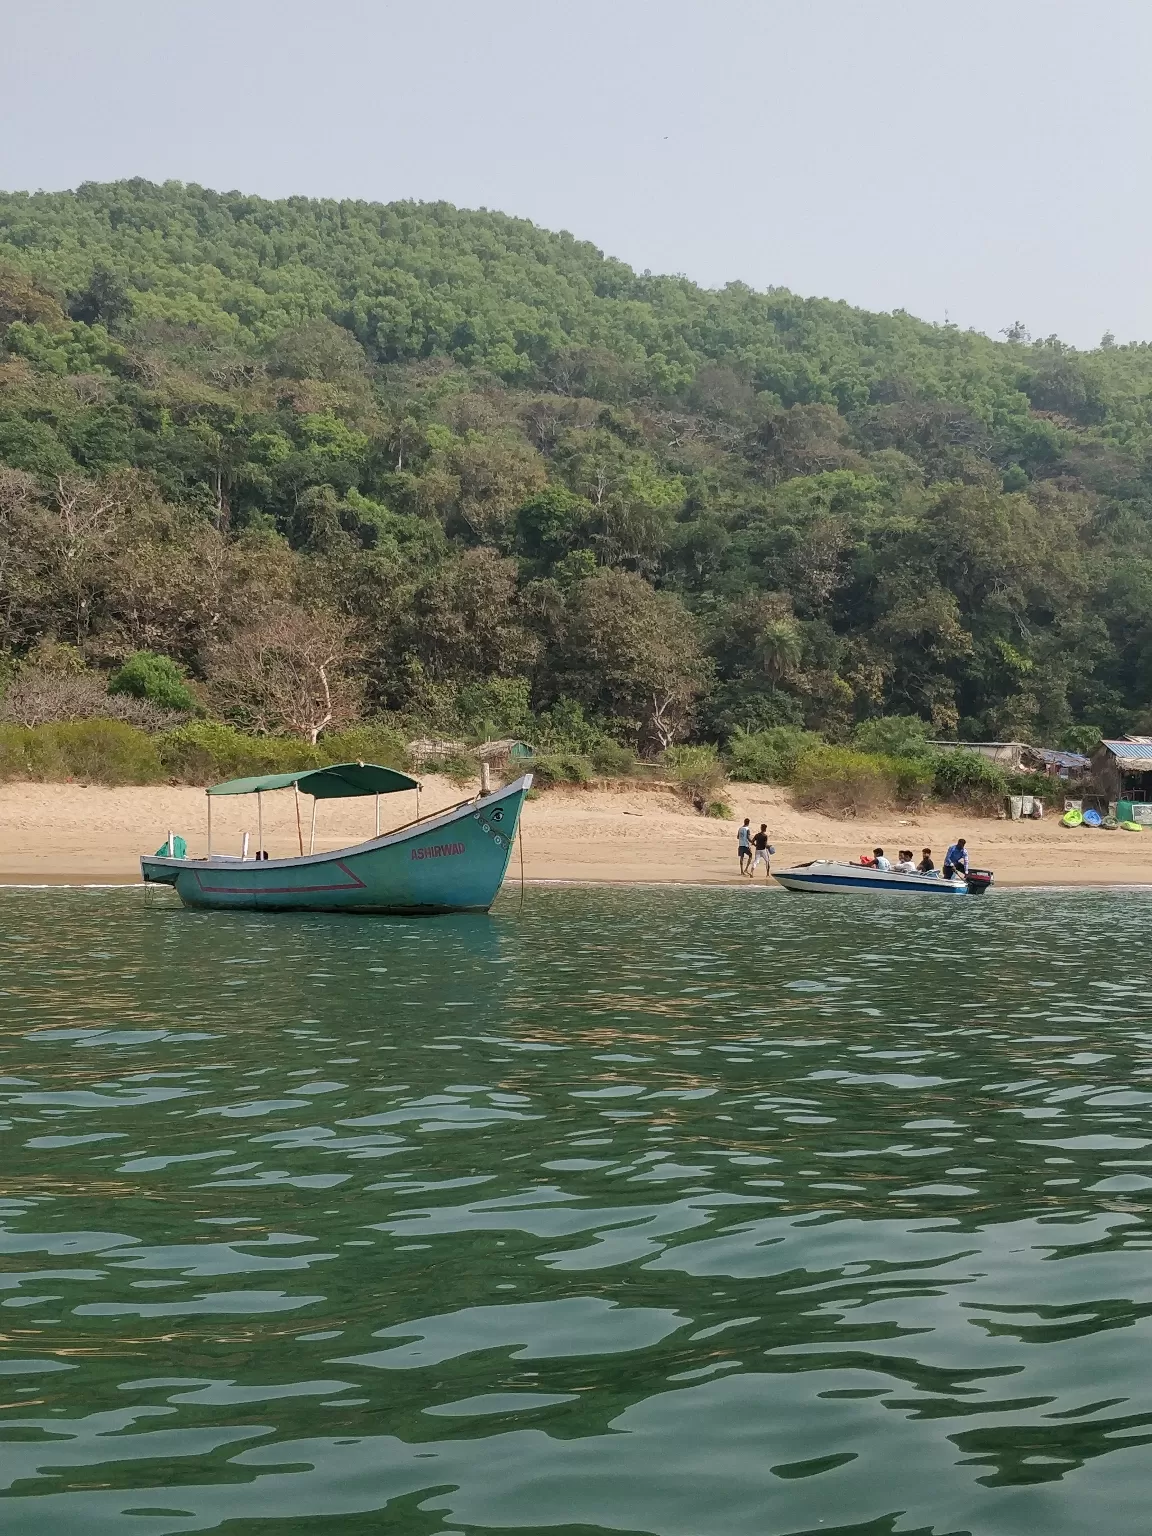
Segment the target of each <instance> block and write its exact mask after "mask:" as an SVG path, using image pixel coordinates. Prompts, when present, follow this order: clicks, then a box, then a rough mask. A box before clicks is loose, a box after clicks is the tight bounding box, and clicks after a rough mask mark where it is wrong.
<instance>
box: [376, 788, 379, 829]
mask: <svg viewBox="0 0 1152 1536" xmlns="http://www.w3.org/2000/svg"><path fill="white" fill-rule="evenodd" d="M376 836H377V837H379V836H380V796H379V795H377V796H376Z"/></svg>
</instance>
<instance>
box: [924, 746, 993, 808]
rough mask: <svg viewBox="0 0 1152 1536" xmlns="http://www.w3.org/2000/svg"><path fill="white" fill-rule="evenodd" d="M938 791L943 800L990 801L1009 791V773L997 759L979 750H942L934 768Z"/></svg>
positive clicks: (975, 803)
mask: <svg viewBox="0 0 1152 1536" xmlns="http://www.w3.org/2000/svg"><path fill="white" fill-rule="evenodd" d="M933 781H934V787H935V790H936V794H937V795H938V796H939V798H940V799H941V800H959V801H961V802H962V803H964V804H966V805H991V804H993V803H995V802H998V801H1000V800H1002V799H1003V798H1004V796H1005V795H1007V794H1008V792H1009V790H1008V775H1007V774H1006V773H1005V772H1004V770H1003V768H1001V767H999V766H998V765H997V764H996V763H990V762H989V761H988V759H987V758H986V757H981V756H980V754H979V752H965V751H964V750H962V749H958V750H957V751H955V752H941V753H940V755H939V756H938V757H937V759H936V763H935V768H934V772H933Z"/></svg>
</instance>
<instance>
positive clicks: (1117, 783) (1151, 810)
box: [1092, 736, 1152, 826]
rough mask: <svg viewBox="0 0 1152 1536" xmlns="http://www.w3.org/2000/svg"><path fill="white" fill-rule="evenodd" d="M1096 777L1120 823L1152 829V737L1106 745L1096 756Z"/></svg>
mask: <svg viewBox="0 0 1152 1536" xmlns="http://www.w3.org/2000/svg"><path fill="white" fill-rule="evenodd" d="M1092 777H1093V779H1094V780H1095V783H1096V788H1097V791H1098V792H1099V794H1100V796H1101V798H1102V799H1105V800H1107V801H1108V803H1109V806H1110V807H1111V806H1112V805H1115V807H1116V817H1117V819H1118V820H1119V821H1135V822H1138V823H1139V824H1140V825H1141V826H1152V736H1123V737H1121V738H1120V739H1119V740H1117V741H1102V742H1101V743H1100V745H1099V746H1098V747H1097V748H1096V751H1095V752H1094V753H1093V754H1092Z"/></svg>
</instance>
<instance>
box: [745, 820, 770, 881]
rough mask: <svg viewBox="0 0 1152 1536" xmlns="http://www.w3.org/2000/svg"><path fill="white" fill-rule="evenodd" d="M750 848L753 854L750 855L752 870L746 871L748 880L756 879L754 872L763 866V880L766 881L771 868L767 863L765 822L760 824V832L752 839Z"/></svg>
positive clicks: (766, 830)
mask: <svg viewBox="0 0 1152 1536" xmlns="http://www.w3.org/2000/svg"><path fill="white" fill-rule="evenodd" d="M752 847H753V850H754V852H753V854H752V868H751V869H750V870H749V871H748V874H749V878H750V879H753V880H754V879H755V878H756V871H757V870H758V869H759V868H760V866H761V864H763V866H764V878H765V879H768V877H769V876H770V875H771V873H772V866H771V864H770V863H769V862H768V823H767V822H766V821H762V822H761V823H760V830H759V832H757V834H756V836H755V837H754V838H753V839H752Z"/></svg>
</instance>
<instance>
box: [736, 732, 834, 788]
mask: <svg viewBox="0 0 1152 1536" xmlns="http://www.w3.org/2000/svg"><path fill="white" fill-rule="evenodd" d="M823 745H824V741H823V738H822V737H820V736H817V735H816V734H815V733H814V732H812V731H802V730H799V729H798V728H797V727H796V726H793V725H774V726H770V727H769V728H768V729H767V730H763V731H752V732H748V731H739V730H738V731H736V732H734V734H733V736H732V738H731V740H730V741H729V743H728V749H727V752H726V754H725V755H726V757H727V760H728V771H729V773H730V774H731V776H732V778H734V779H739V780H741V781H742V782H744V783H746V784H788V783H790V782H791V779H792V775H793V773H794V771H795V768H796V764H797V763H798V762H799V761H800V759H801V757H803V756H804V754H805V753H806V752H811V751H812V750H813V749H814V748H816V747H821V746H823Z"/></svg>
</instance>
